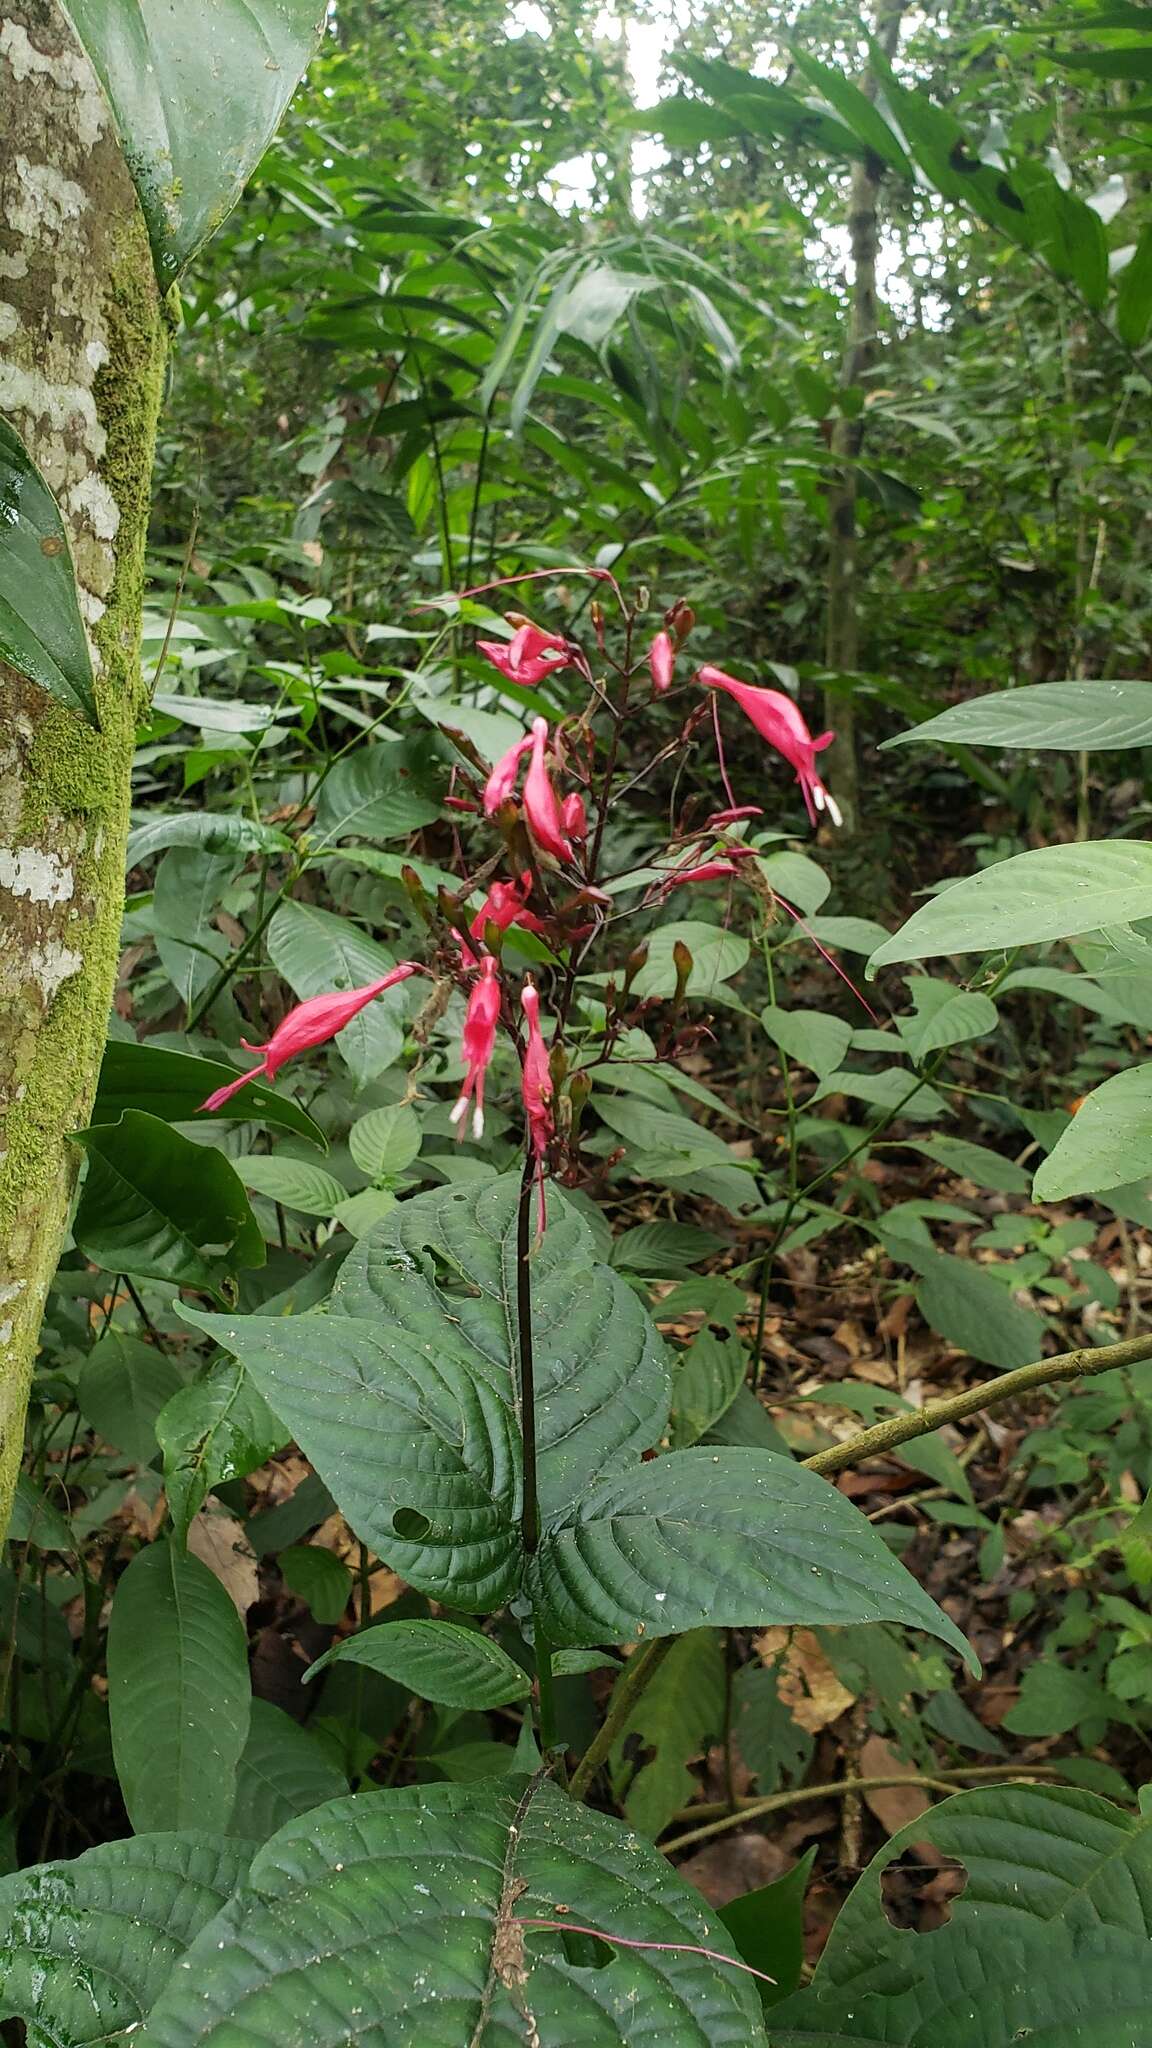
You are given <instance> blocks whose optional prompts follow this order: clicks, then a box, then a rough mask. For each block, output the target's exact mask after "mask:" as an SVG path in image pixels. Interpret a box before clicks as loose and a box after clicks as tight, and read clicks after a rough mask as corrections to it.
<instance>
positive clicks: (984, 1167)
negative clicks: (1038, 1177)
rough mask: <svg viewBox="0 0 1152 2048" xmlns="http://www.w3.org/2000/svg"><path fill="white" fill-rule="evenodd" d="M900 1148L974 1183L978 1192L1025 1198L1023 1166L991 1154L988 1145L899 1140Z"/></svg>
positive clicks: (960, 1140)
mask: <svg viewBox="0 0 1152 2048" xmlns="http://www.w3.org/2000/svg"><path fill="white" fill-rule="evenodd" d="M899 1142H900V1144H901V1145H902V1146H903V1148H904V1150H905V1151H906V1152H919V1153H921V1154H922V1155H923V1157H924V1158H925V1159H932V1160H935V1162H936V1165H937V1166H943V1167H946V1168H947V1170H948V1172H949V1173H958V1174H962V1175H963V1177H964V1179H965V1180H970V1181H974V1182H975V1183H976V1186H977V1187H978V1188H999V1189H1002V1190H1003V1192H1004V1193H1005V1194H1009V1195H1023V1194H1026V1193H1027V1191H1028V1189H1029V1187H1030V1186H1031V1181H1030V1179H1029V1176H1028V1174H1027V1172H1026V1170H1025V1168H1024V1167H1022V1166H1017V1164H1016V1161H1015V1160H1014V1159H1005V1157H1004V1155H1003V1153H1002V1152H993V1151H992V1149H991V1148H990V1146H988V1145H976V1144H973V1143H972V1142H971V1141H970V1140H969V1139H967V1138H947V1137H934V1138H901V1139H900V1141H899Z"/></svg>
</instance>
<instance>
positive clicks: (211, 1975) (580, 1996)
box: [141, 1778, 760, 2048]
mask: <svg viewBox="0 0 1152 2048" xmlns="http://www.w3.org/2000/svg"><path fill="white" fill-rule="evenodd" d="M366 1898H370V1899H371V1900H372V1902H373V1903H372V1914H371V1932H370V1935H367V1936H365V1935H360V1936H356V1935H355V1934H354V1936H353V1938H352V1939H350V1930H357V1929H361V1928H362V1927H363V1926H364V1921H363V1907H364V1901H365V1899H366ZM558 1909H560V1910H559V1911H558ZM540 1921H542V1922H546V1923H547V1924H546V1925H534V1924H533V1923H534V1922H540ZM558 1922H559V1923H560V1925H559V1929H558V1927H557V1923H558ZM565 1923H568V1924H572V1925H579V1926H581V1927H591V1928H594V1929H595V1930H596V1931H597V1932H598V1933H600V1934H602V1935H603V1936H606V1937H609V1947H608V1955H609V1957H610V1960H609V1961H608V1966H607V1967H606V1968H602V1969H598V1968H590V1967H588V1966H587V1964H586V1963H573V1962H571V1961H569V1959H568V1953H567V1943H566V1939H565V1934H564V1931H563V1930H564V1925H565ZM613 1935H619V1936H621V1938H622V1940H624V1941H626V1942H627V1943H629V1944H641V1946H627V1947H620V1948H618V1949H612V1948H611V1945H610V1937H611V1936H613ZM646 1943H651V1944H653V1946H650V1947H649V1946H644V1945H643V1944H646ZM701 1949H705V1950H711V1951H712V1952H713V1953H712V1954H711V1955H706V1954H701V1953H700V1952H699V1951H700V1950H701ZM732 1952H733V1951H732V1946H731V1942H730V1938H729V1936H728V1935H727V1934H726V1933H725V1931H724V1930H723V1929H722V1928H721V1927H720V1926H719V1924H718V1923H717V1921H716V1920H715V1919H714V1917H713V1916H712V1914H711V1913H710V1912H709V1911H708V1909H707V1908H706V1907H705V1905H704V1903H703V1901H702V1900H701V1898H700V1895H699V1893H698V1892H695V1891H693V1890H692V1889H691V1888H690V1887H689V1886H688V1885H686V1884H685V1883H684V1882H683V1880H682V1879H681V1878H679V1877H678V1876H677V1874H676V1872H675V1871H673V1870H670V1869H669V1867H668V1864H667V1862H666V1860H665V1859H664V1858H663V1857H662V1856H660V1855H659V1854H658V1852H657V1851H656V1850H655V1849H652V1848H650V1847H649V1846H648V1844H647V1843H644V1842H641V1841H639V1840H638V1839H637V1837H636V1836H635V1835H633V1834H632V1833H631V1832H630V1831H629V1830H628V1829H627V1828H625V1827H623V1826H621V1824H620V1823H619V1822H618V1821H614V1820H611V1819H609V1818H607V1817H606V1816H605V1815H603V1814H598V1813H591V1812H589V1811H588V1810H587V1809H584V1808H579V1807H574V1806H573V1805H572V1802H571V1801H570V1800H569V1799H567V1798H566V1796H565V1794H564V1793H563V1792H561V1791H560V1790H559V1788H558V1787H557V1786H555V1785H551V1784H547V1783H543V1784H542V1783H540V1782H539V1781H538V1780H535V1781H533V1782H532V1783H531V1784H529V1785H528V1786H527V1787H526V1788H524V1789H521V1785H520V1784H518V1783H516V1782H515V1781H511V1782H510V1781H509V1780H508V1779H507V1778H501V1779H495V1780H488V1781H487V1782H482V1783H480V1784H477V1785H465V1786H457V1785H419V1786H413V1787H412V1788H410V1789H406V1790H403V1791H386V1792H368V1793H360V1794H358V1795H355V1796H353V1797H350V1798H347V1799H339V1800H335V1801H334V1802H333V1803H332V1805H331V1806H327V1807H323V1808H320V1809H319V1810H318V1811H317V1812H315V1813H310V1814H305V1815H304V1816H303V1817H302V1818H301V1819H299V1820H296V1821H291V1822H289V1824H288V1826H287V1827H285V1828H282V1829H281V1831H280V1833H279V1834H278V1835H276V1836H274V1837H273V1839H272V1841H271V1842H269V1843H268V1844H267V1846H266V1847H265V1848H264V1849H262V1850H260V1851H259V1852H258V1853H257V1856H256V1859H255V1861H254V1863H253V1865H252V1871H251V1875H250V1878H249V1881H248V1884H247V1885H246V1886H245V1888H244V1889H243V1890H242V1891H240V1892H238V1893H237V1895H236V1897H235V1899H234V1900H233V1901H232V1903H231V1904H230V1905H228V1906H226V1907H225V1908H224V1910H223V1911H222V1912H221V1913H220V1914H219V1915H218V1917H217V1918H216V1920H215V1921H213V1922H212V1923H210V1924H209V1926H208V1927H206V1928H205V1929H204V1932H203V1934H202V1936H201V1937H200V1938H199V1940H198V1941H197V1942H195V1943H194V1944H193V1947H192V1949H191V1951H190V1953H189V1956H188V1958H187V1960H188V1963H189V1965H190V1967H189V1968H188V1969H187V1970H177V1971H174V1972H173V1975H172V1978H171V1980H170V1983H169V1987H168V1989H167V1991H166V1992H165V1993H163V1994H162V1995H161V1997H160V1999H159V2000H158V2001H157V2004H156V2006H155V2007H154V2009H153V2012H152V2016H151V2019H150V2021H149V2023H148V2026H147V2027H146V2029H145V2030H144V2033H143V2035H142V2037H141V2048H263V2044H266V2043H267V2042H269V2041H271V2040H275V2041H276V2042H278V2043H284V2044H286V2048H290V2044H293V2043H300V2044H303V2043H304V2042H305V2041H307V2042H308V2043H312V2042H315V2040H316V2039H317V2027H318V2025H319V2024H320V2021H319V2019H318V2018H317V2015H319V2014H320V2013H321V2012H323V2014H324V2020H323V2027H324V2038H326V2039H328V2040H331V2041H332V2042H336V2041H345V2040H348V2039H351V2038H352V2037H354V2036H359V2037H361V2038H364V2039H371V2040H374V2041H379V2042H385V2041H387V2042H389V2043H396V2044H397V2048H399V2044H400V2043H401V2042H404V2041H407V2042H408V2043H410V2044H411V2048H464V2043H466V2042H471V2043H474V2044H475V2048H481V2044H483V2048H497V2044H500V2048H504V2044H507V2048H512V2043H514V2042H517V2043H518V2042H521V2041H523V2040H525V2039H526V2038H527V2036H526V2034H525V2022H524V2019H523V2017H522V2015H523V2013H524V2012H529V2013H531V2014H532V2027H533V2031H534V2034H535V2037H536V2039H537V2040H538V2042H539V2044H540V2048H575V2044H577V2043H581V2044H583V2043H588V2044H589V2048H591V2044H592V2043H595V2044H596V2048H625V2044H628V2043H637V2042H640V2041H649V2042H652V2043H653V2044H655V2043H656V2042H659V2044H660V2048H690V2044H691V2048H696V2044H701V2043H704V2042H707V2043H708V2048H752V2044H753V2043H754V2042H755V2041H756V2040H758V2039H759V2038H760V2034H759V2027H760V2021H759V2001H758V1999H757V1997H756V1992H755V1989H754V1986H753V1980H752V1979H751V1978H750V1977H749V1976H748V1975H747V1974H746V1973H745V1972H744V1971H743V1970H738V1969H734V1968H732V1967H731V1966H730V1965H726V1964H725V1963H724V1962H722V1961H717V1960H716V1959H715V1958H716V1955H717V1954H718V1955H719V1956H721V1957H724V1956H729V1955H731V1954H732ZM286 1987H287V1989H286ZM286 1996H288V1997H289V1998H290V2000H291V2006H290V2009H286V2007H285V2002H284V2001H285V1997H286Z"/></svg>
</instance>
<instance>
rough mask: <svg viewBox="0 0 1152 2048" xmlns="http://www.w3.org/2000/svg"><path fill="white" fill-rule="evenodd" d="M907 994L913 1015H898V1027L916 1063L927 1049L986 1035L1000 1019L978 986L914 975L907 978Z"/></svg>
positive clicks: (960, 1042)
mask: <svg viewBox="0 0 1152 2048" xmlns="http://www.w3.org/2000/svg"><path fill="white" fill-rule="evenodd" d="M908 993H909V995H910V996H911V998H912V1001H913V1003H914V1004H915V1006H916V1014H915V1015H914V1016H912V1017H900V1018H898V1019H897V1029H898V1030H899V1033H900V1036H901V1038H902V1039H903V1041H904V1043H905V1045H906V1046H907V1048H908V1052H909V1055H910V1057H911V1058H912V1059H914V1060H915V1062H916V1064H917V1066H920V1065H921V1064H922V1063H923V1061H924V1060H925V1059H926V1058H927V1057H928V1054H929V1053H930V1052H939V1051H942V1050H943V1049H944V1048H945V1047H946V1046H949V1045H965V1044H967V1042H968V1040H969V1039H970V1038H986V1037H987V1035H988V1033H989V1032H990V1031H995V1029H996V1026H997V1024H998V1023H999V1021H1000V1020H999V1018H998V1016H997V1014H996V1005H995V1003H994V1002H993V1001H992V1000H991V998H990V997H989V996H986V995H981V993H980V991H979V990H978V989H968V988H954V987H953V985H952V983H951V982H950V981H934V980H932V979H931V978H930V977H929V976H928V975H925V974H913V975H910V976H909V979H908Z"/></svg>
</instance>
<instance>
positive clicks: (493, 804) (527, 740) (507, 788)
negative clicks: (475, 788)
mask: <svg viewBox="0 0 1152 2048" xmlns="http://www.w3.org/2000/svg"><path fill="white" fill-rule="evenodd" d="M531 745H532V735H531V733H530V732H526V733H525V734H524V736H523V738H522V739H518V740H517V741H516V742H515V745H514V746H511V747H509V749H508V751H507V753H506V754H501V756H500V759H499V760H498V761H497V763H496V766H495V767H494V768H493V770H492V773H491V775H490V776H489V777H488V780H487V782H486V783H485V784H484V809H485V811H486V813H487V815H488V816H489V817H490V818H491V817H492V816H493V815H494V813H495V812H496V811H498V810H499V809H500V806H501V804H505V803H507V801H508V799H509V797H510V796H511V794H512V792H513V790H514V789H515V787H516V777H517V776H518V775H519V773H520V763H521V761H522V760H523V758H524V756H525V754H526V753H527V752H528V749H529V747H530V746H531Z"/></svg>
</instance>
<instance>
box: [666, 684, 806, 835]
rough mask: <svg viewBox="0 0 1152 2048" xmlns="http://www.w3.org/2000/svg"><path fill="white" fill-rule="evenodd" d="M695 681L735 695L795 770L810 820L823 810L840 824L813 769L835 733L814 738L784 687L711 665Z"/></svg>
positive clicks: (757, 725) (753, 722) (749, 716)
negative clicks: (747, 679)
mask: <svg viewBox="0 0 1152 2048" xmlns="http://www.w3.org/2000/svg"><path fill="white" fill-rule="evenodd" d="M696 680H697V682H698V683H702V684H703V685H704V688H705V689H708V690H723V691H725V692H726V693H727V695H728V696H729V697H734V698H735V700H736V702H737V704H739V706H740V709H741V710H742V711H743V712H744V714H745V716H746V717H747V718H749V719H751V721H752V724H753V725H754V726H755V727H756V730H757V732H758V733H759V734H760V736H761V738H762V739H765V740H767V742H768V745H769V746H770V747H774V748H775V750H776V752H777V753H778V754H781V755H783V757H784V759H785V760H786V761H787V762H789V764H790V765H791V766H792V768H794V769H795V771H796V780H797V782H798V783H799V784H800V788H801V791H802V793H803V797H804V803H805V807H806V809H807V812H808V816H809V818H810V819H811V821H812V823H813V824H814V825H815V824H816V823H817V821H818V814H819V813H820V812H821V811H826V812H827V815H828V816H829V818H830V819H831V820H832V822H833V824H839V822H840V811H839V808H838V806H837V804H836V802H835V800H834V798H832V797H831V796H830V795H829V793H828V791H827V790H826V789H825V787H824V784H823V782H822V781H821V779H820V776H819V775H818V773H817V771H816V756H817V754H818V753H821V752H822V751H823V749H824V748H825V747H827V746H830V745H831V743H832V741H833V739H834V737H835V734H833V733H831V732H822V733H821V734H820V735H819V737H818V738H816V739H813V737H812V734H811V732H810V731H809V729H808V721H807V719H806V718H805V716H804V713H803V712H802V711H801V709H800V707H799V705H798V704H795V703H793V701H792V699H791V697H787V696H785V694H784V692H783V690H765V689H761V688H759V687H758V685H757V684H755V683H743V682H741V681H740V680H739V678H738V677H736V676H730V675H729V674H728V673H727V671H726V670H725V669H722V668H713V667H712V666H710V665H709V664H705V666H704V667H703V668H701V669H698V670H697V672H696Z"/></svg>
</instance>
